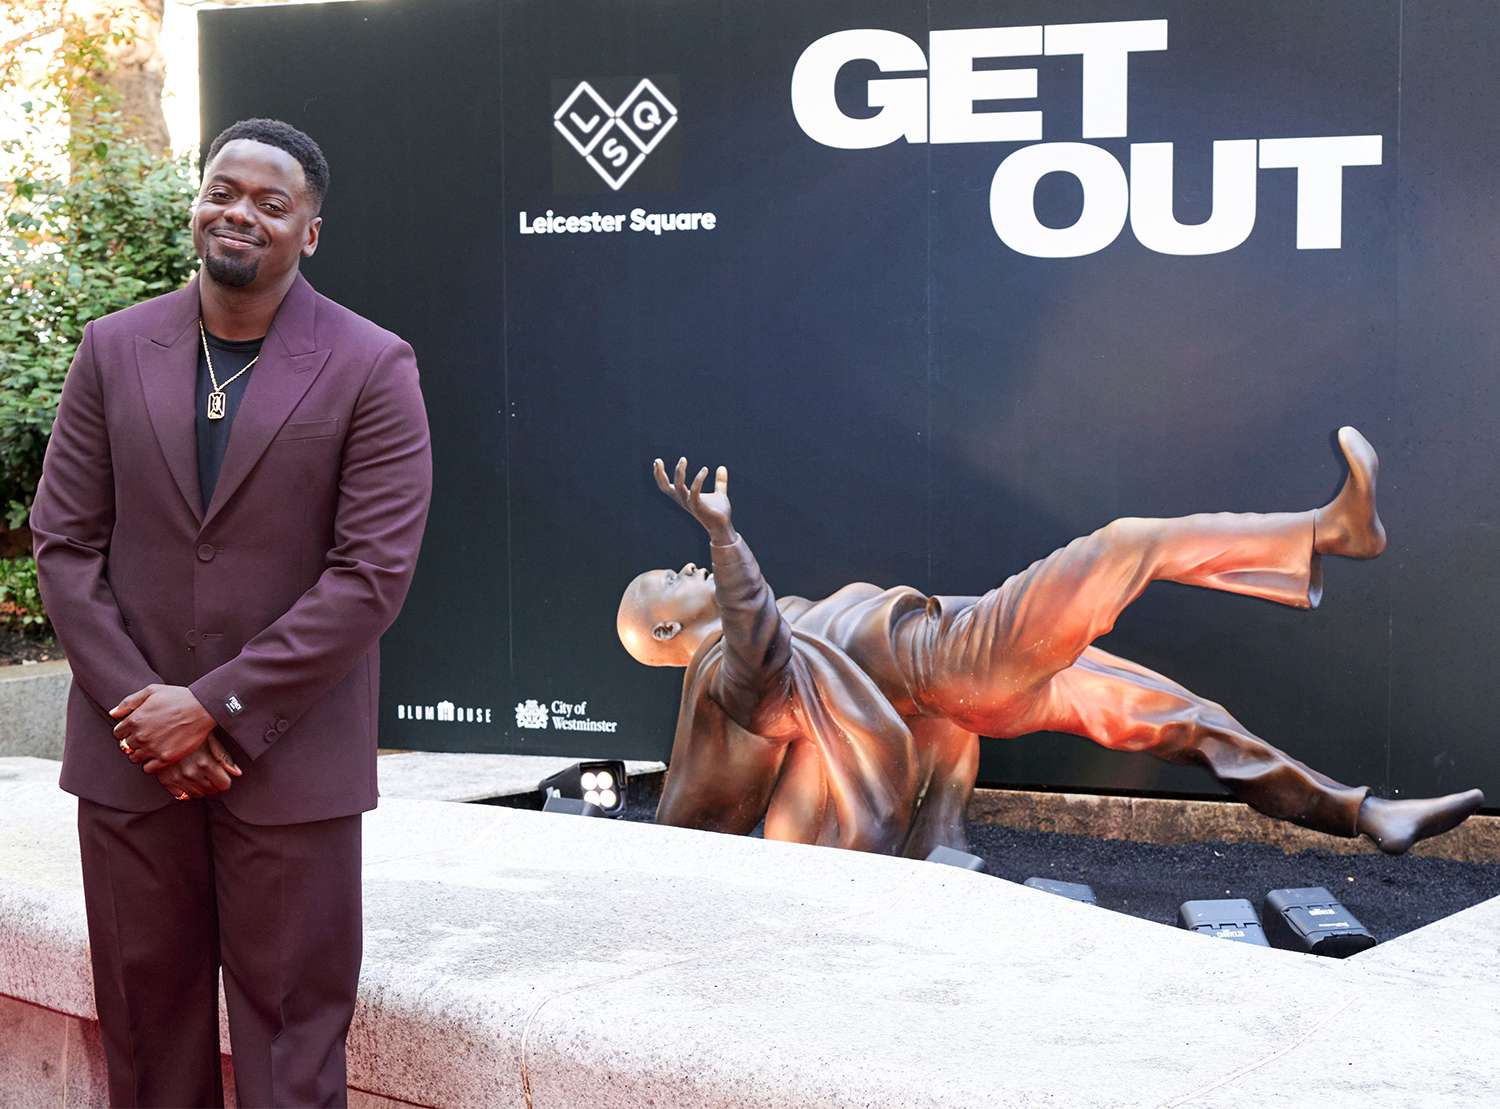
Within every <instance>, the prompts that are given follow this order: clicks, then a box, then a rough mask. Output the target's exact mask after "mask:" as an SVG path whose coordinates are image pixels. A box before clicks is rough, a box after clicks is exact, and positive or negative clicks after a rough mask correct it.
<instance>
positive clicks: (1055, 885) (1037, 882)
mask: <svg viewBox="0 0 1500 1109" xmlns="http://www.w3.org/2000/svg"><path fill="white" fill-rule="evenodd" d="M1021 885H1023V886H1030V887H1031V888H1032V889H1034V890H1041V891H1042V892H1043V893H1055V894H1057V895H1058V896H1059V897H1066V898H1067V899H1068V900H1069V901H1082V902H1083V903H1084V904H1085V905H1097V904H1099V899H1098V898H1097V897H1095V896H1094V887H1093V886H1090V885H1086V884H1085V883H1083V882H1061V881H1058V880H1057V879H1056V878H1028V879H1026V881H1024V882H1022V883H1021Z"/></svg>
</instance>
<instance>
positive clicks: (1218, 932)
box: [1177, 897, 1271, 947]
mask: <svg viewBox="0 0 1500 1109" xmlns="http://www.w3.org/2000/svg"><path fill="white" fill-rule="evenodd" d="M1177 925H1178V927H1179V928H1186V929H1188V930H1189V931H1190V932H1197V933H1199V934H1200V935H1204V936H1215V937H1217V938H1219V939H1221V940H1237V941H1238V942H1240V943H1248V944H1254V945H1255V946H1257V947H1270V946H1271V945H1270V944H1269V943H1267V942H1266V933H1265V930H1264V929H1263V928H1261V926H1260V917H1258V916H1256V915H1255V906H1254V905H1252V904H1250V902H1249V901H1248V900H1246V899H1245V898H1243V897H1225V898H1220V899H1218V900H1213V901H1184V902H1183V903H1182V904H1181V905H1180V906H1178V908H1177Z"/></svg>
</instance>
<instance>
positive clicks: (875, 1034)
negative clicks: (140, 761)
mask: <svg viewBox="0 0 1500 1109" xmlns="http://www.w3.org/2000/svg"><path fill="white" fill-rule="evenodd" d="M28 761H32V762H34V761H35V760H6V761H0V770H7V769H8V770H14V771H16V776H15V777H13V778H12V779H10V780H0V842H3V843H4V844H5V846H6V850H5V851H3V852H0V994H8V995H10V996H12V997H20V998H22V999H23V1000H26V1001H30V1002H32V1003H35V1004H42V1005H47V1006H49V1007H51V1008H53V1009H57V1010H59V1011H61V1012H63V1013H71V1014H75V1015H78V1016H83V1017H92V1015H93V1012H92V1005H91V1002H90V1000H89V997H88V990H87V985H86V982H87V968H86V966H85V965H82V944H83V936H84V921H83V910H82V899H81V896H80V894H79V889H78V878H77V848H76V843H75V838H74V829H73V804H72V800H71V798H68V797H66V796H65V795H63V794H61V793H59V792H57V790H56V789H55V787H53V785H52V783H53V782H54V781H55V764H52V768H51V769H50V771H47V772H39V771H38V769H37V768H36V767H34V766H30V767H19V768H18V767H16V765H15V764H17V763H22V762H28ZM43 766H46V764H43ZM365 828H366V835H365V844H366V845H365V891H366V900H365V914H366V916H365V962H364V975H363V978H362V981H361V992H360V1004H359V1008H358V1011H357V1013H356V1017H355V1022H354V1027H353V1029H352V1030H351V1034H350V1043H349V1047H350V1082H351V1085H352V1086H354V1087H356V1088H358V1089H361V1090H366V1091H370V1092H372V1093H375V1094H379V1095H382V1096H383V1097H387V1098H391V1099H396V1100H401V1101H410V1102H414V1103H417V1104H421V1105H431V1106H476V1105H484V1106H531V1107H534V1109H542V1107H574V1106H582V1105H588V1106H591V1107H601V1109H605V1107H619V1109H625V1107H630V1109H635V1107H638V1106H642V1105H655V1106H657V1107H659V1109H666V1107H678V1106H680V1107H683V1109H687V1107H692V1109H716V1107H723V1109H729V1107H731V1106H732V1107H737V1109H738V1107H747V1106H756V1107H773V1106H774V1107H781V1106H786V1107H791V1106H798V1107H801V1106H830V1107H832V1106H839V1107H844V1106H848V1107H853V1106H902V1107H923V1106H930V1107H937V1106H942V1107H959V1106H962V1107H966V1109H967V1107H972V1106H989V1105H1007V1106H1010V1105H1022V1106H1026V1105H1127V1104H1128V1105H1145V1104H1150V1105H1163V1104H1191V1105H1195V1106H1196V1105H1224V1106H1229V1105H1245V1104H1255V1105H1262V1104H1286V1105H1294V1104H1303V1105H1305V1104H1307V1103H1308V1101H1309V1099H1310V1098H1315V1099H1316V1100H1317V1101H1318V1102H1319V1104H1321V1105H1331V1106H1338V1105H1346V1104H1347V1105H1353V1104H1356V1103H1358V1104H1362V1105H1372V1104H1373V1105H1392V1106H1395V1105H1410V1104H1415V1103H1429V1104H1443V1105H1445V1106H1446V1105H1455V1104H1474V1105H1478V1104H1487V1103H1488V1104H1493V1103H1494V1102H1495V1101H1496V1099H1497V1098H1500V1075H1497V1066H1500V1064H1497V1063H1496V1061H1495V1053H1494V1052H1493V1051H1491V1050H1487V1049H1481V1048H1480V1045H1483V1044H1486V1043H1488V1044H1491V1045H1493V1044H1494V1043H1496V1042H1500V992H1497V991H1500V987H1497V984H1496V982H1497V979H1496V976H1495V974H1494V967H1495V966H1496V963H1495V961H1494V960H1495V958H1496V953H1495V947H1494V942H1495V941H1494V939H1493V937H1494V936H1495V935H1496V933H1497V925H1500V899H1497V900H1494V901H1490V902H1488V903H1486V904H1485V905H1483V906H1479V907H1477V908H1475V909H1472V910H1470V911H1469V912H1468V913H1466V914H1461V917H1462V919H1461V918H1459V917H1456V918H1452V920H1453V921H1457V922H1458V923H1457V924H1451V923H1450V924H1449V927H1448V929H1446V930H1445V932H1444V934H1443V936H1441V937H1439V938H1440V939H1441V941H1442V942H1441V943H1440V944H1439V945H1438V946H1439V948H1440V950H1439V951H1438V954H1439V955H1440V957H1441V963H1440V965H1432V964H1431V963H1430V962H1429V961H1428V960H1427V959H1425V958H1424V957H1423V956H1422V949H1421V947H1420V939H1419V937H1421V933H1416V934H1414V936H1413V937H1412V938H1411V940H1410V942H1409V944H1406V945H1402V944H1401V943H1400V941H1398V943H1396V944H1391V945H1388V948H1389V950H1390V951H1391V955H1390V956H1389V958H1391V959H1395V960H1396V963H1395V964H1388V963H1383V962H1382V961H1381V960H1379V959H1376V958H1375V956H1377V955H1379V954H1381V953H1382V951H1383V949H1381V948H1377V949H1376V950H1375V951H1374V952H1371V953H1370V954H1369V955H1366V956H1361V957H1360V958H1357V959H1351V960H1348V961H1345V962H1337V961H1333V960H1326V959H1316V958H1313V957H1311V956H1301V955H1295V954H1292V953H1289V952H1282V951H1273V950H1267V949H1263V948H1253V947H1248V946H1245V945H1242V944H1236V943H1230V942H1226V941H1217V940H1210V939H1205V938H1203V937H1200V936H1195V935H1192V934H1190V933H1187V932H1183V931H1180V930H1177V929H1173V928H1167V927H1163V926H1161V925H1157V924H1153V923H1150V922H1147V921H1143V920H1138V919H1136V918H1133V917H1128V916H1124V915H1121V914H1118V913H1112V912H1109V911H1108V910H1103V909H1097V908H1092V907H1089V906H1084V905H1079V904H1075V903H1073V902H1070V901H1066V900H1064V899H1062V898H1058V897H1054V896H1051V895H1048V894H1043V893H1039V892H1036V891H1034V890H1030V889H1026V888H1024V887H1022V886H1018V885H1014V884H1012V883H1009V882H1004V881H999V880H997V879H994V878H989V877H986V876H983V875H977V874H971V873H968V872H965V871H960V870H956V869H953V868H948V867H938V866H933V865H931V864H926V863H920V862H912V861H908V860H903V859H891V858H884V857H877V856H871V855H857V854H852V853H847V852H841V851H835V850H829V849H821V848H811V847H801V846H797V845H791V844H782V843H768V842H765V841H762V840H752V839H745V838H739V837H731V836H718V835H713V834H709V833H701V832H692V831H686V830H682V829H674V828H658V827H655V826H652V825H642V824H627V823H621V822H616V821H605V820H586V819H579V818H576V817H565V816H554V815H545V814H541V813H534V812H526V811H517V810H512V809H506V808H496V807H489V806H465V805H453V804H446V803H440V802H423V801H400V800H389V801H385V802H383V803H382V805H381V807H380V809H379V810H377V812H375V813H373V814H371V815H370V817H369V818H368V819H367V821H366V825H365ZM1424 931H1425V930H1424ZM1403 946H1406V947H1408V948H1409V950H1408V952H1407V954H1406V955H1405V956H1402V947H1403ZM1476 946H1477V947H1478V948H1479V949H1480V950H1478V951H1476ZM1398 957H1399V958H1398ZM1403 959H1404V961H1403ZM1469 960H1473V963H1472V967H1473V973H1469V972H1468V971H1466V969H1465V965H1466V964H1467V963H1468V961H1469ZM1465 980H1467V981H1466V985H1465V988H1464V989H1462V990H1461V989H1459V988H1458V983H1461V982H1465ZM528 1091H529V1093H528ZM1184 1099H1186V1100H1184Z"/></svg>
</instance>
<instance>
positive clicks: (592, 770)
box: [537, 759, 625, 816]
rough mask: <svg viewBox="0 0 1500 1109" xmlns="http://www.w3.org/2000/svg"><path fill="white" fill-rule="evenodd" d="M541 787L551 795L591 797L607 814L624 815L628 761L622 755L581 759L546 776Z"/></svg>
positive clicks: (588, 800) (576, 797)
mask: <svg viewBox="0 0 1500 1109" xmlns="http://www.w3.org/2000/svg"><path fill="white" fill-rule="evenodd" d="M537 789H539V790H541V792H542V794H543V795H544V796H546V797H549V798H550V797H554V796H555V797H563V798H574V799H576V800H580V801H587V802H588V803H589V804H591V805H595V806H597V807H598V808H599V809H601V810H603V812H604V815H605V816H623V815H624V813H625V764H624V763H623V762H622V761H620V760H619V759H599V760H594V761H591V762H577V763H574V764H573V765H572V766H569V767H566V768H564V769H562V770H559V771H558V772H557V773H556V774H552V775H549V776H548V777H546V778H543V779H542V781H541V782H540V783H539V784H538V785H537ZM544 808H545V806H544ZM548 811H552V810H548Z"/></svg>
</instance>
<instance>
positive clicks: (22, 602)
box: [0, 558, 50, 633]
mask: <svg viewBox="0 0 1500 1109" xmlns="http://www.w3.org/2000/svg"><path fill="white" fill-rule="evenodd" d="M49 626H50V625H49V624H48V623H47V613H46V612H45V610H43V608H42V594H41V591H40V590H39V589H38V588H37V584H36V561H35V560H34V559H30V558H0V628H9V629H11V630H13V631H20V632H32V633H39V632H43V631H45V630H46V629H47V628H48V627H49Z"/></svg>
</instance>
